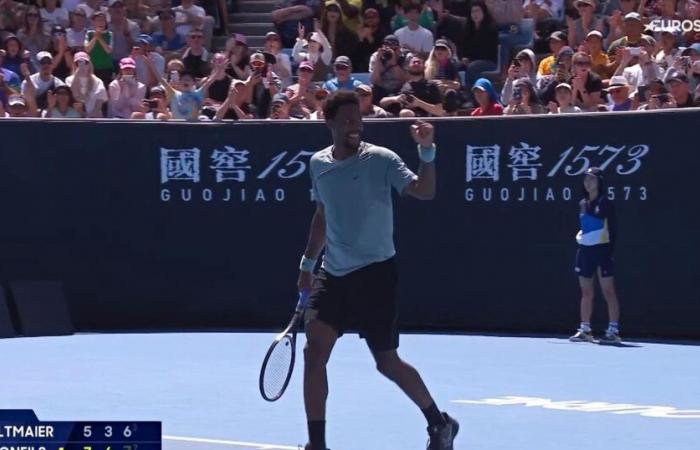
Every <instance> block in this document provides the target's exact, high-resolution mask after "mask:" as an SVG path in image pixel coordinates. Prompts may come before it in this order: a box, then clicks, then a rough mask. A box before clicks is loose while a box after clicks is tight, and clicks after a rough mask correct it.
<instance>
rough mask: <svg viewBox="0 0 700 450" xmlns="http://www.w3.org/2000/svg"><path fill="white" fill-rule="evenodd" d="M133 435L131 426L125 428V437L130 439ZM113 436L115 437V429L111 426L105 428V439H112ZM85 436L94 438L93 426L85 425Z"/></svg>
mask: <svg viewBox="0 0 700 450" xmlns="http://www.w3.org/2000/svg"><path fill="white" fill-rule="evenodd" d="M132 434H133V432H132V431H131V427H130V426H129V425H127V426H126V427H124V437H125V438H130V437H131V435H132ZM113 435H114V429H113V428H112V427H111V426H109V425H107V426H106V427H105V437H107V438H111V437H112V436H113ZM83 436H84V437H86V438H90V437H92V425H85V426H84V427H83Z"/></svg>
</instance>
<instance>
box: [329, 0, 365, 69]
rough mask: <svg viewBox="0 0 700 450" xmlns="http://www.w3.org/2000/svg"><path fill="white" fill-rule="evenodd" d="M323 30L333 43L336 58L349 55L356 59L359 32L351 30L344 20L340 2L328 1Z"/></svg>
mask: <svg viewBox="0 0 700 450" xmlns="http://www.w3.org/2000/svg"><path fill="white" fill-rule="evenodd" d="M346 3H347V2H346ZM360 5H361V3H360ZM354 9H357V8H354ZM356 15H357V14H356ZM321 30H322V31H323V34H324V35H325V36H326V37H327V38H328V42H330V44H331V48H332V50H333V57H334V58H337V57H338V56H348V57H350V59H352V60H353V61H354V60H355V51H356V50H357V45H358V43H359V42H358V39H357V33H356V32H355V31H352V30H350V28H348V27H347V26H346V25H345V23H344V22H343V15H342V13H341V8H340V3H338V2H337V1H336V0H329V1H328V2H327V3H326V9H325V11H324V13H323V17H322V19H321Z"/></svg>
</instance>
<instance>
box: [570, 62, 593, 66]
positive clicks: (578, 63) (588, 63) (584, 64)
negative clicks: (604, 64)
mask: <svg viewBox="0 0 700 450" xmlns="http://www.w3.org/2000/svg"><path fill="white" fill-rule="evenodd" d="M574 64H575V65H577V66H590V65H591V62H590V61H575V62H574Z"/></svg>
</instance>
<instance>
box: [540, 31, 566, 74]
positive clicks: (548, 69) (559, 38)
mask: <svg viewBox="0 0 700 450" xmlns="http://www.w3.org/2000/svg"><path fill="white" fill-rule="evenodd" d="M566 42H568V38H567V37H566V34H564V32H562V31H555V32H554V33H552V34H550V35H549V37H548V38H547V44H548V45H549V50H550V51H551V52H552V54H551V55H549V56H547V57H546V58H544V59H542V61H540V65H539V67H538V68H537V79H540V78H541V77H543V76H544V75H551V74H552V66H553V65H554V60H555V59H556V55H558V54H559V50H561V48H562V47H564V46H565V45H566Z"/></svg>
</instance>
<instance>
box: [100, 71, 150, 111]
mask: <svg viewBox="0 0 700 450" xmlns="http://www.w3.org/2000/svg"><path fill="white" fill-rule="evenodd" d="M144 98H146V85H145V84H143V83H141V82H140V81H139V80H138V79H137V78H136V62H135V61H134V60H133V59H132V58H122V60H121V61H119V74H118V75H117V77H116V78H115V79H114V81H112V82H111V83H110V85H109V108H110V113H109V115H110V117H115V118H119V119H129V118H131V115H132V114H133V113H135V112H137V111H138V110H139V109H140V106H141V102H142V101H143V99H144Z"/></svg>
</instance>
